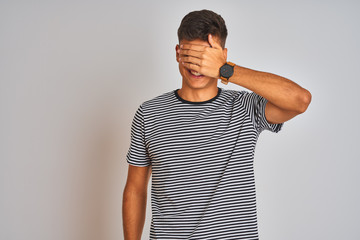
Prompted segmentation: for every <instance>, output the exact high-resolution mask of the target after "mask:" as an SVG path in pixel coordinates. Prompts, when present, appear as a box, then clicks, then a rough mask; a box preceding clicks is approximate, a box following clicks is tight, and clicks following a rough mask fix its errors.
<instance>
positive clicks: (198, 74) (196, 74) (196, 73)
mask: <svg viewBox="0 0 360 240" xmlns="http://www.w3.org/2000/svg"><path fill="white" fill-rule="evenodd" d="M191 73H192V74H194V75H195V76H200V75H201V74H200V73H198V72H195V71H193V70H191Z"/></svg>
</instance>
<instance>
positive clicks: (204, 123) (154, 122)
mask: <svg viewBox="0 0 360 240" xmlns="http://www.w3.org/2000/svg"><path fill="white" fill-rule="evenodd" d="M266 103H267V100H266V99H265V98H263V97H261V96H259V95H257V94H255V93H253V92H247V91H235V90H224V89H221V88H219V92H218V95H217V96H216V97H214V98H213V99H211V100H210V101H206V102H202V103H197V104H193V103H191V102H188V101H181V98H179V96H176V91H171V92H167V93H164V94H162V95H160V96H158V97H155V98H153V99H151V100H149V101H146V102H144V103H142V104H141V105H140V106H139V108H138V109H137V111H136V113H135V116H134V118H133V122H132V127H131V144H130V148H129V151H128V154H127V162H128V163H129V164H132V165H134V166H150V165H151V167H152V186H151V207H152V216H151V227H150V236H149V238H150V239H202V240H203V239H221V240H226V239H258V229H257V213H256V191H255V178H254V169H253V161H254V152H255V146H256V142H257V139H258V137H259V134H260V133H261V132H262V131H263V130H269V131H272V132H278V131H280V130H281V128H282V125H283V124H270V123H268V122H267V121H266V118H265V106H266Z"/></svg>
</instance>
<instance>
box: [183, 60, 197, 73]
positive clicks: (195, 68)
mask: <svg viewBox="0 0 360 240" xmlns="http://www.w3.org/2000/svg"><path fill="white" fill-rule="evenodd" d="M182 64H183V65H184V67H186V68H187V69H190V70H194V71H197V72H200V66H198V65H196V64H194V63H188V62H182Z"/></svg>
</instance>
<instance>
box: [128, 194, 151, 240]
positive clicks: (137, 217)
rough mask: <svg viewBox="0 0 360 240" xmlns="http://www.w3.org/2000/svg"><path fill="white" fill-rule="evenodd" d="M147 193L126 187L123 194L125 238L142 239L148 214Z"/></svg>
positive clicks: (131, 239) (129, 239)
mask: <svg viewBox="0 0 360 240" xmlns="http://www.w3.org/2000/svg"><path fill="white" fill-rule="evenodd" d="M146 202H147V193H146V192H145V191H143V192H137V191H135V190H133V189H131V188H129V187H125V189H124V194H123V205H122V215H123V229H124V239H125V240H140V239H141V235H142V231H143V227H144V223H145V215H146Z"/></svg>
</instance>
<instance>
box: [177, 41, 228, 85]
mask: <svg viewBox="0 0 360 240" xmlns="http://www.w3.org/2000/svg"><path fill="white" fill-rule="evenodd" d="M208 41H209V44H210V46H203V45H194V44H183V45H181V46H180V49H179V51H178V53H179V54H180V59H179V61H180V63H181V64H183V65H184V66H185V67H186V68H188V69H190V70H194V71H196V72H198V73H200V74H202V75H204V76H207V77H212V78H220V74H219V69H220V67H221V66H222V65H224V64H225V63H226V55H227V54H226V53H225V52H224V49H223V48H222V47H221V45H220V44H219V43H218V42H216V41H215V40H214V39H213V37H212V36H211V35H210V34H209V35H208Z"/></svg>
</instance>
